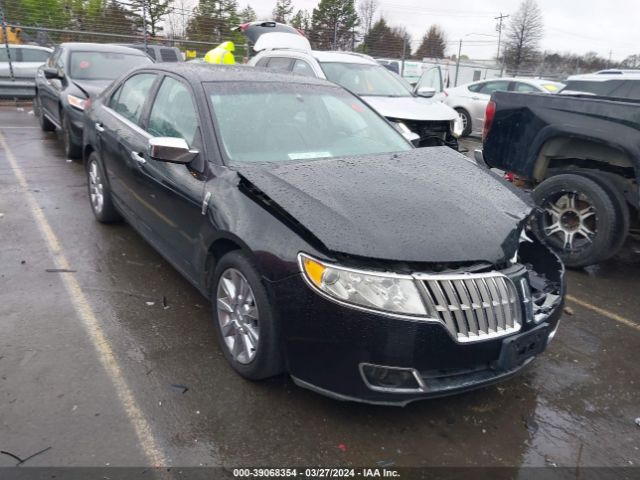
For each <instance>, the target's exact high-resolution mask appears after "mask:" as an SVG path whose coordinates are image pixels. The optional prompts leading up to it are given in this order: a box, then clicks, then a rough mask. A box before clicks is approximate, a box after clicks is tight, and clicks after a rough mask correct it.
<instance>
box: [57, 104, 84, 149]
mask: <svg viewBox="0 0 640 480" xmlns="http://www.w3.org/2000/svg"><path fill="white" fill-rule="evenodd" d="M61 117H62V142H63V143H64V153H65V155H66V156H67V158H70V159H72V160H78V159H79V158H80V156H81V154H82V145H79V144H77V143H76V142H75V141H74V139H73V134H72V133H71V124H70V120H69V117H67V115H65V114H64V113H63V114H62V115H61Z"/></svg>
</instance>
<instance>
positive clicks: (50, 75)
mask: <svg viewBox="0 0 640 480" xmlns="http://www.w3.org/2000/svg"><path fill="white" fill-rule="evenodd" d="M42 73H43V74H44V78H46V79H47V80H54V79H56V78H62V73H61V72H59V71H58V69H57V68H54V67H44V68H43V69H42Z"/></svg>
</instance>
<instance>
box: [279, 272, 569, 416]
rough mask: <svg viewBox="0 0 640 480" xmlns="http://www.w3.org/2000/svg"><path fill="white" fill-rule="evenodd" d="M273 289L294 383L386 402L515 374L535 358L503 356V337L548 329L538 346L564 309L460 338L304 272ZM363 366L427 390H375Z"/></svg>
mask: <svg viewBox="0 0 640 480" xmlns="http://www.w3.org/2000/svg"><path fill="white" fill-rule="evenodd" d="M271 290H272V291H271V294H272V295H273V296H274V297H275V301H274V302H273V304H274V305H277V306H278V307H277V314H278V316H279V318H280V320H281V326H282V338H283V350H284V352H285V358H286V361H287V367H288V371H289V373H290V374H291V376H292V377H293V379H294V381H295V382H296V383H297V384H298V385H300V386H302V387H305V388H309V389H312V390H314V391H316V392H318V393H321V394H324V395H327V396H330V397H333V398H337V399H341V400H352V401H359V402H366V403H374V404H385V405H406V404H407V403H410V402H412V401H415V400H419V399H424V398H432V397H439V396H444V395H452V394H455V393H460V392H464V391H468V390H472V389H475V388H479V387H482V386H486V385H490V384H492V383H496V382H499V381H502V380H504V379H506V378H508V377H510V376H512V375H514V374H515V373H517V372H518V371H519V370H521V369H522V368H523V367H524V366H525V365H526V364H528V363H529V362H530V361H531V360H532V358H531V357H529V358H526V359H525V361H523V362H522V363H517V364H505V363H504V362H501V354H502V357H504V354H503V352H504V348H505V347H503V345H504V344H505V342H507V341H508V339H511V338H513V337H516V336H517V335H521V334H523V333H524V332H528V331H531V330H534V329H540V328H544V329H545V335H546V336H545V342H544V345H543V346H542V348H541V349H540V352H541V351H542V350H544V348H545V347H546V344H547V341H546V338H548V336H549V334H550V333H552V332H554V331H555V329H556V327H557V325H558V321H559V319H560V316H561V313H562V302H561V303H560V304H559V305H558V306H557V307H556V308H555V310H554V311H553V312H552V313H551V314H550V315H549V316H548V317H547V318H545V320H544V322H543V323H542V324H540V325H537V324H534V323H533V322H531V323H524V324H523V326H522V328H521V330H520V331H519V332H518V333H517V334H514V335H511V336H508V337H502V338H496V339H489V340H486V341H482V342H475V343H465V344H462V343H458V342H456V341H454V339H453V338H452V337H451V335H450V334H449V332H448V331H447V330H446V328H445V326H444V325H443V324H441V323H439V322H427V321H413V320H405V319H397V318H391V317H388V316H385V315H382V314H377V313H371V312H365V311H359V310H355V309H352V308H349V307H345V306H342V305H338V304H336V303H334V302H333V301H331V300H329V299H326V298H324V297H322V296H320V295H319V294H317V293H316V292H315V291H313V290H311V289H310V288H309V287H308V286H307V285H306V283H305V282H304V279H303V278H302V276H301V275H295V276H292V277H289V278H288V279H286V280H283V281H280V282H276V283H274V284H272V285H271ZM537 353H539V352H537ZM363 364H366V365H375V366H385V367H392V368H403V369H410V370H412V371H415V372H416V373H417V375H418V376H419V378H420V383H421V387H424V388H421V389H420V390H419V391H411V392H406V391H389V390H388V391H381V390H378V389H372V388H371V386H370V385H368V384H367V382H366V381H365V379H364V376H363V372H362V365H363ZM505 365H506V367H505Z"/></svg>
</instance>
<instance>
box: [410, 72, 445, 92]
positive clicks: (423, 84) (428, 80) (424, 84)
mask: <svg viewBox="0 0 640 480" xmlns="http://www.w3.org/2000/svg"><path fill="white" fill-rule="evenodd" d="M421 88H432V89H433V90H435V94H436V95H437V94H438V93H440V92H442V90H443V89H444V86H443V83H442V70H441V69H440V67H431V68H428V69H427V70H425V71H424V73H423V74H422V76H421V77H420V80H418V83H417V84H416V87H415V92H416V93H417V92H418V90H420V89H421Z"/></svg>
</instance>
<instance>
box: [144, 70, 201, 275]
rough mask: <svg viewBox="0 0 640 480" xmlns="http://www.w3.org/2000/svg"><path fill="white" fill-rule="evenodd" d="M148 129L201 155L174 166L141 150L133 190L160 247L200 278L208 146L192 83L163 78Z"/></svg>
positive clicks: (184, 271)
mask: <svg viewBox="0 0 640 480" xmlns="http://www.w3.org/2000/svg"><path fill="white" fill-rule="evenodd" d="M145 129H146V131H147V132H148V134H149V135H150V136H152V137H175V138H182V139H184V140H185V141H186V142H187V144H188V145H189V147H190V148H191V149H194V150H198V151H199V152H200V155H199V156H198V157H197V158H196V159H195V160H194V161H193V162H192V163H191V164H190V165H183V164H174V163H167V162H162V161H158V160H154V159H153V158H151V157H149V155H148V150H144V151H142V152H140V154H142V155H144V160H145V161H144V162H138V164H137V165H136V166H137V170H136V175H135V181H134V184H135V186H134V188H135V189H136V192H137V194H138V195H139V197H140V199H139V203H138V205H137V207H138V208H139V215H141V216H144V218H145V222H147V223H149V226H150V227H151V229H152V230H153V234H154V237H156V238H159V239H160V240H161V242H162V246H161V247H160V248H161V249H162V250H163V252H164V253H165V255H166V256H168V257H169V258H171V259H172V260H173V263H174V265H175V266H176V267H177V268H178V269H179V270H181V271H182V272H183V273H184V274H185V275H187V276H188V277H190V278H192V279H193V280H198V278H197V277H196V271H197V270H198V269H197V268H196V265H195V262H196V255H197V252H198V249H199V245H198V240H199V238H200V227H201V225H202V222H203V218H204V217H203V216H202V213H201V212H202V203H203V197H204V184H205V180H206V178H205V177H204V176H203V172H204V161H205V154H204V151H203V149H204V145H203V141H202V136H201V135H202V133H201V128H200V120H199V117H198V113H197V110H196V107H195V103H194V101H193V95H192V92H191V89H190V87H189V86H188V85H187V84H186V83H184V82H182V81H181V80H180V79H178V78H176V77H173V76H165V77H164V79H163V80H162V83H161V84H160V88H159V89H158V91H157V94H156V95H155V98H154V100H153V103H152V105H151V107H150V109H149V114H148V119H147V121H146V128H145Z"/></svg>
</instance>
